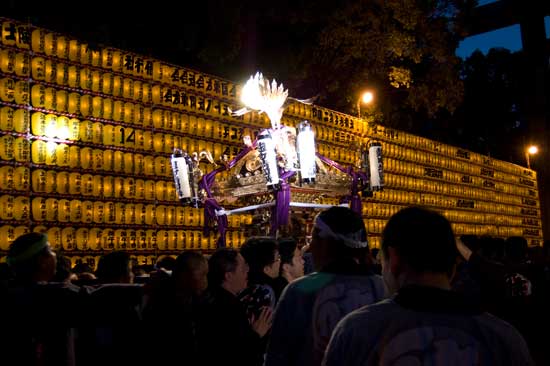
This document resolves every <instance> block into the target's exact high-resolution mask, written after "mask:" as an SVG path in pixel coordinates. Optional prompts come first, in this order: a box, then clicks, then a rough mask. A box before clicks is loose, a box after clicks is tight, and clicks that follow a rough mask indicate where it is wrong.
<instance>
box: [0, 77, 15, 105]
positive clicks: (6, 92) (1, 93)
mask: <svg viewBox="0 0 550 366" xmlns="http://www.w3.org/2000/svg"><path fill="white" fill-rule="evenodd" d="M0 99H2V100H3V101H4V102H13V101H14V99H15V81H14V80H13V79H10V78H3V79H1V80H0Z"/></svg>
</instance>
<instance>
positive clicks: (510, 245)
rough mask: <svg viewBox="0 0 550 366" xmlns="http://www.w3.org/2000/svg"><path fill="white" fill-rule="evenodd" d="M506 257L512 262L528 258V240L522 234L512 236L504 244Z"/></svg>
mask: <svg viewBox="0 0 550 366" xmlns="http://www.w3.org/2000/svg"><path fill="white" fill-rule="evenodd" d="M504 250H505V252H506V259H507V260H508V261H510V262H522V261H524V260H525V259H526V258H527V251H528V245H527V240H526V239H525V238H523V237H521V236H511V237H509V238H508V239H506V242H505V244H504Z"/></svg>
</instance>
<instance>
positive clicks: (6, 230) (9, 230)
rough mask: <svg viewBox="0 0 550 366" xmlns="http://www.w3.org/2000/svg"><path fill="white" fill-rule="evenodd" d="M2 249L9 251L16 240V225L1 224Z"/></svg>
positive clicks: (0, 246)
mask: <svg viewBox="0 0 550 366" xmlns="http://www.w3.org/2000/svg"><path fill="white" fill-rule="evenodd" d="M0 237H1V238H2V240H0V250H3V251H7V250H8V249H9V248H10V245H11V243H12V242H13V241H14V240H15V238H16V236H15V233H14V227H13V226H10V225H4V226H0Z"/></svg>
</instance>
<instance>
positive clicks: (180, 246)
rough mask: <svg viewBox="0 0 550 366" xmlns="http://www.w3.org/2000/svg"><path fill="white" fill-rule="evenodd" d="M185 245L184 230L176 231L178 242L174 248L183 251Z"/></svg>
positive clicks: (185, 234)
mask: <svg viewBox="0 0 550 366" xmlns="http://www.w3.org/2000/svg"><path fill="white" fill-rule="evenodd" d="M186 244H187V232H186V231H184V230H178V241H177V243H176V248H177V249H178V250H184V249H185V247H186Z"/></svg>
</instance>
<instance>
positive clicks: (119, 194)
mask: <svg viewBox="0 0 550 366" xmlns="http://www.w3.org/2000/svg"><path fill="white" fill-rule="evenodd" d="M113 197H115V198H124V178H122V177H114V178H113Z"/></svg>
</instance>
